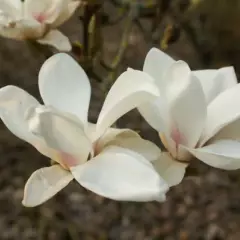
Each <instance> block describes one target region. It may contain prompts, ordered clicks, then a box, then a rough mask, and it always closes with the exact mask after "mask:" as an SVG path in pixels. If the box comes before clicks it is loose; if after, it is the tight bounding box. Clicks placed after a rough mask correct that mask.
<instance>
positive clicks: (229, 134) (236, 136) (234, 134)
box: [210, 119, 240, 143]
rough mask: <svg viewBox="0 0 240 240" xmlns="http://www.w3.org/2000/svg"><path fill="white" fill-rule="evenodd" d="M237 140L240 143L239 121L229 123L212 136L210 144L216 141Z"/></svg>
mask: <svg viewBox="0 0 240 240" xmlns="http://www.w3.org/2000/svg"><path fill="white" fill-rule="evenodd" d="M224 139H225V140H237V141H240V119H238V120H236V121H234V122H232V123H230V124H229V125H227V126H226V127H224V128H223V129H222V130H220V131H219V132H218V133H217V134H216V135H214V136H213V137H212V138H211V139H210V142H211V143H212V142H215V141H218V140H224Z"/></svg>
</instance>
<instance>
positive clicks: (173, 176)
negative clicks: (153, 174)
mask: <svg viewBox="0 0 240 240" xmlns="http://www.w3.org/2000/svg"><path fill="white" fill-rule="evenodd" d="M152 164H153V166H154V167H155V169H156V171H157V172H158V173H159V174H160V176H161V177H162V178H163V179H164V180H165V181H166V182H167V183H168V185H169V186H170V187H171V186H175V185H177V184H179V183H180V182H181V181H182V180H183V178H184V175H185V172H186V167H187V166H188V164H187V163H182V162H179V161H177V160H175V159H173V158H172V157H171V155H170V154H169V153H166V152H162V154H161V156H160V157H159V158H158V159H157V160H156V161H154V162H152Z"/></svg>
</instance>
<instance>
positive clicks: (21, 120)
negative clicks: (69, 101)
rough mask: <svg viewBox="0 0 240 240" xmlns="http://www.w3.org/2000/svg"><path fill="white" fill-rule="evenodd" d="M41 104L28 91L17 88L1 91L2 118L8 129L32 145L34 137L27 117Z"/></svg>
mask: <svg viewBox="0 0 240 240" xmlns="http://www.w3.org/2000/svg"><path fill="white" fill-rule="evenodd" d="M38 105H40V104H39V102H38V101H37V100H36V99H35V98H34V97H33V96H31V95H30V94H28V93H27V92H26V91H24V90H23V89H21V88H18V87H15V86H6V87H3V88H1V89H0V116H1V119H2V121H3V122H4V124H5V125H6V127H7V128H8V129H9V130H10V131H11V132H12V133H13V134H14V135H16V136H17V137H19V138H20V139H22V140H24V141H27V142H29V143H32V142H33V141H34V136H33V135H32V134H31V133H30V132H29V130H28V125H27V122H26V120H25V115H26V113H27V112H28V110H29V109H30V108H32V107H36V106H38Z"/></svg>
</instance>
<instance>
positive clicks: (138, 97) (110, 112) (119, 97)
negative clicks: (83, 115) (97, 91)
mask: <svg viewBox="0 0 240 240" xmlns="http://www.w3.org/2000/svg"><path fill="white" fill-rule="evenodd" d="M158 96H159V91H158V88H157V86H156V85H155V84H154V81H153V79H152V78H151V77H150V76H149V75H148V74H146V73H144V72H141V71H136V70H132V69H129V70H128V71H126V72H124V73H122V74H121V75H120V77H119V78H118V79H117V80H116V82H115V83H114V84H113V86H112V88H111V89H110V91H109V92H108V95H107V97H106V99H105V102H104V104H103V107H102V110H101V112H100V114H99V117H98V121H97V131H99V132H100V133H101V134H102V133H104V132H105V131H106V130H107V128H108V127H110V126H111V125H112V124H113V123H114V122H115V121H116V120H117V119H118V118H120V117H121V116H123V115H124V114H126V113H127V112H129V111H130V110H132V109H134V108H136V107H138V106H140V105H141V104H143V103H145V102H148V101H151V100H154V99H156V97H158ZM101 134H100V135H101Z"/></svg>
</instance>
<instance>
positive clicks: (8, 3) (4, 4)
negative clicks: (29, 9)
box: [0, 0, 22, 19]
mask: <svg viewBox="0 0 240 240" xmlns="http://www.w3.org/2000/svg"><path fill="white" fill-rule="evenodd" d="M0 9H1V11H2V12H3V13H4V14H7V15H9V16H11V17H14V18H15V19H17V18H18V17H20V16H21V9H22V2H21V1H20V0H1V1H0Z"/></svg>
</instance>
